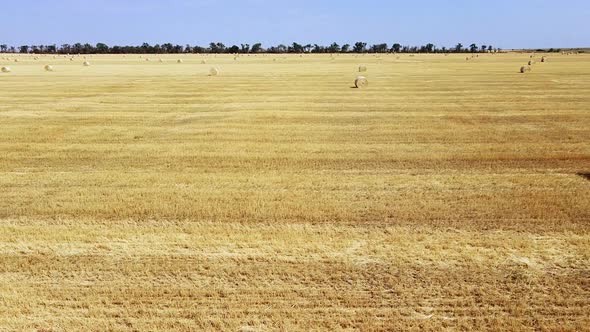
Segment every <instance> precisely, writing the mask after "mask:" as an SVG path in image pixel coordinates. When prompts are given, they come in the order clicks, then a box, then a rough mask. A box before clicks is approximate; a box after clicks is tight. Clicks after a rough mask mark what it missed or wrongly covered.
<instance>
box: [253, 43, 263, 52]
mask: <svg viewBox="0 0 590 332" xmlns="http://www.w3.org/2000/svg"><path fill="white" fill-rule="evenodd" d="M261 51H262V44H261V43H256V44H254V45H252V49H251V52H252V53H258V52H261Z"/></svg>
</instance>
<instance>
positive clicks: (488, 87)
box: [0, 53, 590, 331]
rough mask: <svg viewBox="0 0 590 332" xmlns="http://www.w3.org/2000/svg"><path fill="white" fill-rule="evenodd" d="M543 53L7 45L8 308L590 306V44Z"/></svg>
mask: <svg viewBox="0 0 590 332" xmlns="http://www.w3.org/2000/svg"><path fill="white" fill-rule="evenodd" d="M541 56H542V54H536V55H535V59H534V60H535V61H536V63H535V64H534V65H533V66H532V70H531V71H530V72H526V73H525V74H521V73H520V71H519V69H520V67H521V66H523V65H526V63H527V62H528V61H529V60H530V58H529V54H528V53H522V54H519V53H506V54H482V55H480V56H479V57H477V58H473V59H471V60H470V61H465V55H461V54H457V55H450V56H443V55H424V54H418V55H415V56H408V55H403V54H401V55H399V54H398V55H392V54H390V55H387V54H383V55H380V56H374V55H359V56H358V57H356V56H354V55H339V56H336V57H331V56H330V55H304V56H303V57H300V56H299V55H257V56H254V55H250V56H245V55H244V56H241V57H240V58H239V61H234V56H233V55H217V56H214V55H208V56H199V55H183V56H180V58H179V56H178V55H161V56H159V55H153V56H152V57H153V58H155V59H160V58H161V59H162V62H159V61H150V62H146V61H145V60H144V59H140V57H139V56H137V55H128V56H125V57H123V56H109V55H104V56H99V55H95V56H89V57H88V59H87V60H84V59H83V58H82V57H77V56H74V57H73V61H70V57H68V58H66V57H58V58H56V59H53V58H52V57H50V56H41V57H40V59H39V61H35V60H34V59H33V57H32V56H18V55H10V58H7V60H1V61H0V66H9V65H10V68H11V71H10V72H7V73H0V91H2V93H1V94H0V326H1V327H2V329H3V330H27V331H29V330H30V331H107V330H113V331H115V330H116V331H156V330H172V329H175V330H185V331H189V330H193V331H197V330H229V331H240V330H242V331H271V330H284V331H297V330H301V331H308V330H360V331H370V330H411V329H426V330H440V329H443V328H448V329H453V330H470V329H473V330H571V331H579V330H588V329H589V326H590V55H584V54H578V55H562V54H555V55H554V54H551V55H547V61H546V62H544V63H541V62H540V59H541ZM15 58H18V59H19V61H18V62H15V61H14V59H15ZM179 60H182V61H179ZM85 61H87V62H88V63H91V64H92V66H87V67H85V66H83V63H84V62H85ZM44 65H51V66H52V69H53V71H51V72H48V71H45V70H44V69H43V66H44ZM359 65H363V66H366V68H367V70H366V72H363V74H362V75H363V76H364V77H366V78H367V80H368V82H370V84H369V85H368V87H366V88H365V89H356V88H354V84H355V79H356V77H357V76H358V74H359V73H358V71H359ZM211 68H216V69H218V73H219V75H216V76H210V70H211Z"/></svg>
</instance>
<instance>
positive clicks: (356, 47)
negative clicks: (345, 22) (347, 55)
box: [352, 42, 367, 53]
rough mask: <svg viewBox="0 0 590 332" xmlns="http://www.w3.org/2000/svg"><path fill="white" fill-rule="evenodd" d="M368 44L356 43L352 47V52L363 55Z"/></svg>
mask: <svg viewBox="0 0 590 332" xmlns="http://www.w3.org/2000/svg"><path fill="white" fill-rule="evenodd" d="M366 47H367V43H364V42H356V43H354V46H353V47H352V51H353V52H354V53H363V52H365V51H366Z"/></svg>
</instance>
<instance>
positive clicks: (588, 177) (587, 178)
mask: <svg viewBox="0 0 590 332" xmlns="http://www.w3.org/2000/svg"><path fill="white" fill-rule="evenodd" d="M578 176H580V177H582V178H584V179H586V180H588V181H590V173H578Z"/></svg>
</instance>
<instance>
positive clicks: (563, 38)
mask: <svg viewBox="0 0 590 332" xmlns="http://www.w3.org/2000/svg"><path fill="white" fill-rule="evenodd" d="M1 12H2V15H1V19H0V43H3V44H9V45H14V46H19V45H23V44H26V45H40V44H44V45H46V44H52V43H56V44H63V43H70V44H72V43H75V42H82V43H85V42H89V43H91V44H95V43H97V42H104V43H106V44H109V45H113V44H119V45H123V44H129V45H139V44H141V43H143V42H148V43H150V44H155V43H165V42H171V43H175V44H182V45H184V44H191V45H197V44H198V45H202V46H206V45H208V43H209V42H211V41H220V42H223V43H225V44H226V45H232V44H239V43H249V44H253V43H255V42H262V43H263V45H265V46H268V45H269V44H278V43H284V44H290V43H291V42H293V41H296V42H300V43H312V44H313V43H318V44H328V43H331V42H333V41H336V42H338V43H340V44H344V43H351V44H352V43H354V42H356V41H365V42H368V43H370V44H371V43H378V42H385V43H388V44H389V45H391V44H393V43H394V42H398V43H400V44H402V45H422V44H426V43H429V42H432V43H433V44H435V45H437V46H438V47H442V46H454V45H455V44H456V43H458V42H461V43H463V44H464V45H469V44H471V43H472V42H474V43H476V44H478V45H481V44H487V45H490V44H491V45H494V46H495V47H500V48H504V49H509V48H541V47H543V48H546V47H590V0H560V1H557V0H485V1H481V0H446V1H445V0H403V1H396V0H356V1H352V0H166V1H165V0H159V1H156V0H2V1H1Z"/></svg>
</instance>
